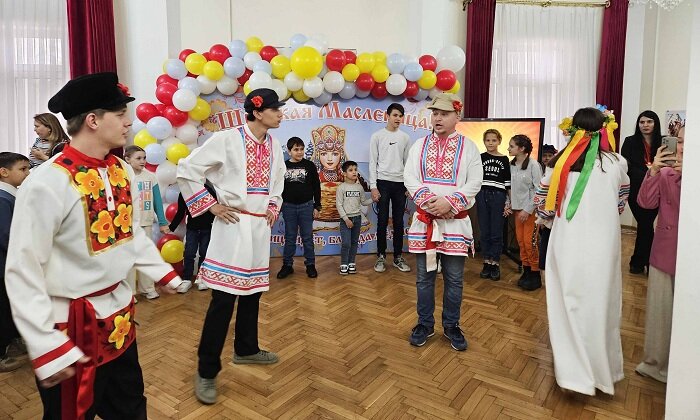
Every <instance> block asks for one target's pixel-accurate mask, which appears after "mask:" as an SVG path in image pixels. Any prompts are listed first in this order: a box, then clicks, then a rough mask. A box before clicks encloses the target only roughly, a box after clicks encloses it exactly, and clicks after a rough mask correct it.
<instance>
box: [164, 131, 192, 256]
mask: <svg viewBox="0 0 700 420" xmlns="http://www.w3.org/2000/svg"><path fill="white" fill-rule="evenodd" d="M189 154H190V149H189V148H187V146H185V145H184V144H182V143H175V144H173V145H171V146H170V147H168V150H166V151H165V157H167V158H168V160H169V161H170V162H172V163H174V164H175V165H177V162H179V161H180V159H182V158H184V157H187V156H188V155H189ZM178 261H179V260H178Z"/></svg>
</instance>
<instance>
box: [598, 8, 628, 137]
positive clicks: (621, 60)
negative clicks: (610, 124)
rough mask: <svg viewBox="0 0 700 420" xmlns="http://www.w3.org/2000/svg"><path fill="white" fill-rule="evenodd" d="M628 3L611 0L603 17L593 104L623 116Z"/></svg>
mask: <svg viewBox="0 0 700 420" xmlns="http://www.w3.org/2000/svg"><path fill="white" fill-rule="evenodd" d="M628 9H629V1H628V0H612V1H611V4H610V7H608V8H606V9H605V15H604V16H603V38H602V42H601V44H600V61H599V64H598V83H597V86H596V102H598V103H599V104H601V105H607V107H608V109H611V110H613V111H614V112H615V117H616V119H617V121H618V124H619V123H620V118H621V117H622V80H623V78H624V74H625V35H626V33H627V10H628ZM619 131H620V129H619V128H618V129H617V130H615V138H616V139H618V140H617V148H618V149H619V147H620V134H619Z"/></svg>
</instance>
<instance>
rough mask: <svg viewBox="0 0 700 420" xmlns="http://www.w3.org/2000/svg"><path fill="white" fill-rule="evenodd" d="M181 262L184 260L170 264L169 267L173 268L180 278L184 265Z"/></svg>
mask: <svg viewBox="0 0 700 420" xmlns="http://www.w3.org/2000/svg"><path fill="white" fill-rule="evenodd" d="M183 261H185V260H184V259H183V260H182V261H178V262H176V263H172V264H170V265H171V266H173V270H175V272H176V273H177V275H178V276H180V277H182V274H183V273H184V272H185V264H184V263H183Z"/></svg>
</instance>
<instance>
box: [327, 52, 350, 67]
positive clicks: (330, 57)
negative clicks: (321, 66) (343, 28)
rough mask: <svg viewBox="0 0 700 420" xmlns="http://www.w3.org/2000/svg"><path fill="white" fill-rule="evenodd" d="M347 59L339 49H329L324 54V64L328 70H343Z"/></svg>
mask: <svg viewBox="0 0 700 420" xmlns="http://www.w3.org/2000/svg"><path fill="white" fill-rule="evenodd" d="M347 61H348V59H347V58H346V57H345V53H343V51H341V50H330V51H329V52H328V54H327V55H326V66H327V67H328V70H332V71H343V67H345V65H346V64H347Z"/></svg>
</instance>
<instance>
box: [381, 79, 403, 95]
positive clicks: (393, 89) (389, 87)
mask: <svg viewBox="0 0 700 420" xmlns="http://www.w3.org/2000/svg"><path fill="white" fill-rule="evenodd" d="M406 84H407V83H406V78H405V77H403V76H402V75H400V74H392V75H391V76H389V78H388V79H386V91H387V92H389V95H401V94H402V93H403V91H404V90H406Z"/></svg>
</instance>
